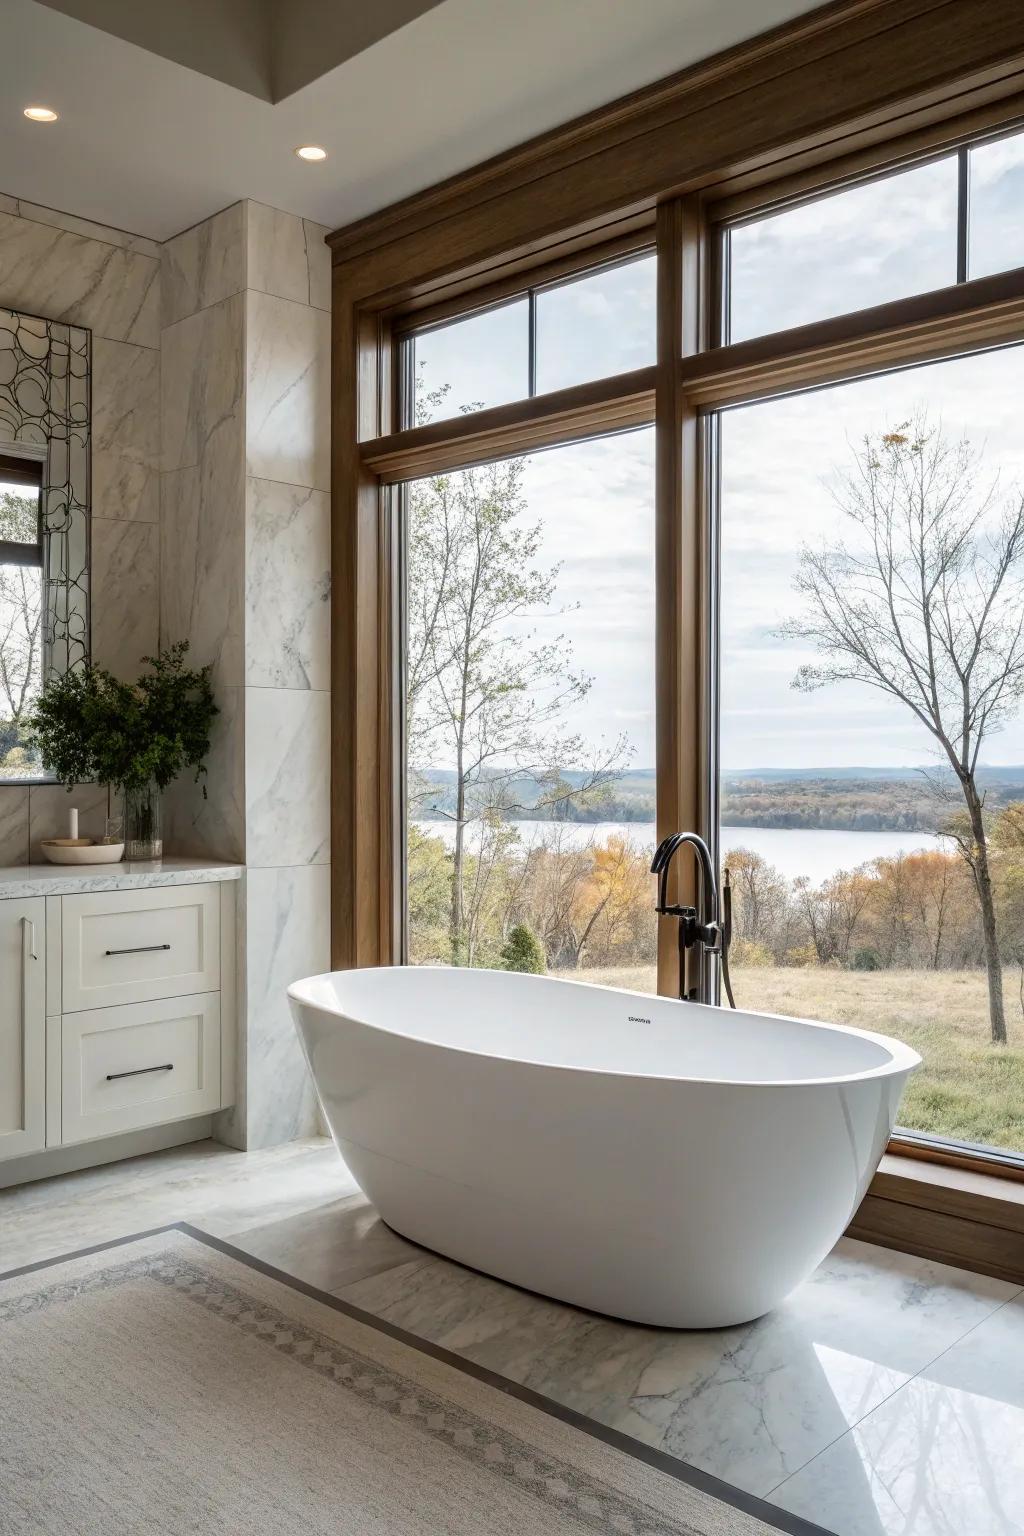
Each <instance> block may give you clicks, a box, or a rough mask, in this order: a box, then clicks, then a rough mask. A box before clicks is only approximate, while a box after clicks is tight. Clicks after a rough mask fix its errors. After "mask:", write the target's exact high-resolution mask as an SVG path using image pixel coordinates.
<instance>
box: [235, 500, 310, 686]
mask: <svg viewBox="0 0 1024 1536" xmlns="http://www.w3.org/2000/svg"><path fill="white" fill-rule="evenodd" d="M330 596H331V518H330V497H329V496H328V495H327V494H326V492H324V491H314V490H312V489H310V488H309V487H306V486H297V485H282V484H281V482H280V481H277V480H256V479H252V478H250V479H249V481H248V484H247V489H246V558H245V622H246V636H247V639H246V646H245V680H246V682H247V683H249V684H250V685H252V686H255V687H262V688H314V689H326V688H328V687H329V686H330V678H331V671H330V668H331V662H330V641H331V632H330V626H331V610H330Z"/></svg>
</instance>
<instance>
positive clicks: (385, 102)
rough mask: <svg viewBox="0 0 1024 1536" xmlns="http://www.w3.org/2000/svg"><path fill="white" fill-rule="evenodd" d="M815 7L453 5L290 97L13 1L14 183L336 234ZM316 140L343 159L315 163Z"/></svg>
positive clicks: (489, 0) (77, 201)
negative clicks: (249, 215) (239, 84)
mask: <svg viewBox="0 0 1024 1536" xmlns="http://www.w3.org/2000/svg"><path fill="white" fill-rule="evenodd" d="M162 3H165V0H162ZM814 3H817V0H814ZM814 3H811V0H441V3H440V4H437V5H435V6H434V7H433V8H432V9H430V10H428V11H427V12H426V13H425V14H423V15H421V16H418V17H417V18H416V19H415V20H413V21H411V22H409V23H408V24H407V25H406V26H404V27H401V28H400V29H399V30H398V31H395V32H393V33H392V34H391V35H390V36H388V37H385V38H383V39H382V40H381V41H379V42H376V43H374V44H373V45H372V46H370V47H369V48H367V49H365V50H364V51H363V52H361V53H359V54H357V55H356V56H355V57H353V58H350V59H348V60H347V61H346V62H345V63H343V64H341V65H339V66H338V67H337V68H336V69H332V70H331V71H330V72H329V73H327V74H325V75H323V76H322V77H321V78H320V79H319V80H316V81H314V82H313V83H312V84H310V85H308V86H305V87H304V88H303V89H301V90H299V91H297V92H296V93H295V94H293V95H291V96H288V97H287V98H286V99H284V100H282V101H279V102H277V103H276V104H272V103H270V102H268V101H263V100H259V99H257V98H256V97H254V96H252V95H250V94H248V93H246V92H243V91H241V90H237V89H235V88H234V87H232V86H230V85H225V84H223V83H222V82H221V81H219V80H215V79H211V78H210V77H209V76H208V75H205V74H199V73H197V72H195V71H193V70H191V69H188V68H186V67H185V66H184V65H181V64H177V63H173V62H170V61H169V60H167V59H165V58H162V57H158V56H157V55H156V54H153V53H150V52H148V51H146V50H145V49H143V48H141V47H138V46H136V45H135V44H133V43H128V42H124V41H122V40H121V38H119V37H115V36H112V35H111V34H110V33H107V32H102V31H99V30H97V29H96V28H93V27H91V26H87V25H86V24H85V23H83V22H80V21H76V20H73V19H72V18H71V17H68V16H66V15H63V14H61V13H60V12H59V11H56V10H52V9H49V8H48V7H47V6H45V5H40V4H36V3H35V0H0V123H2V128H0V192H6V193H9V194H10V195H12V196H14V197H21V198H24V199H26V200H28V201H31V202H35V203H41V204H43V205H45V206H46V207H50V208H57V209H60V210H61V211H63V212H65V213H73V214H77V215H79V216H80V217H83V218H89V219H96V220H98V221H100V222H102V223H105V224H111V225H114V226H116V227H117V228H120V229H126V230H130V231H131V232H132V233H134V234H142V235H148V236H150V237H152V238H154V239H157V240H163V239H166V238H167V237H168V236H170V235H173V234H177V233H178V232H179V231H180V230H182V229H186V228H188V227H189V225H191V224H194V223H196V222H197V221H198V220H200V219H203V218H206V217H207V216H208V215H209V214H211V213H214V212H216V211H217V210H218V209H219V208H223V207H224V206H225V205H227V204H228V203H231V202H234V201H235V200H236V199H238V198H241V197H248V198H253V199H255V200H257V201H259V202H264V203H269V204H271V205H272V206H274V207H277V208H282V209H285V210H286V211H288V212H291V213H298V214H302V215H304V216H305V217H307V218H312V219H316V220H318V221H319V222H320V223H322V224H327V225H329V226H331V227H332V228H334V227H337V226H339V225H342V224H346V223H348V222H350V221H351V220H353V219H356V218H359V217H361V216H362V215H364V214H367V213H370V212H373V211H374V210H375V209H378V208H382V207H385V206H386V205H387V204H388V203H391V202H394V201H395V200H396V199H398V198H401V197H405V196H407V195H408V194H409V193H411V192H415V191H418V190H419V189H421V188H423V187H426V186H430V185H431V184H432V183H433V182H435V181H439V180H441V179H442V178H443V177H445V176H449V175H452V174H453V173H454V172H456V171H460V170H464V169H465V168H466V167H467V166H470V165H473V164H475V163H476V162H477V161H479V160H482V159H485V158H486V157H487V156H489V155H493V154H496V153H497V152H498V151H500V150H503V149H507V148H509V147H510V146H512V145H514V144H517V143H521V142H522V141H523V140H524V139H528V138H531V137H532V136H533V135H534V134H536V133H541V132H543V131H544V130H545V129H547V128H552V127H554V126H556V125H557V124H558V123H562V122H566V121H568V120H569V119H570V118H573V117H576V116H578V115H579V114H580V113H582V112H586V111H589V110H590V109H591V108H593V107H596V106H600V105H601V104H602V103H604V102H607V101H611V100H613V99H614V98H615V97H616V96H621V95H624V94H625V93H626V92H628V91H631V90H635V89H636V88H637V87H638V86H641V85H645V84H647V83H649V82H650V81H652V80H656V79H658V78H659V77H660V76H662V75H666V74H671V73H672V72H673V71H674V70H677V69H681V68H683V67H685V66H686V65H688V64H692V63H694V62H696V61H697V60H698V59H701V58H706V57H708V56H709V55H710V54H713V53H717V52H718V51H719V50H720V49H723V48H727V47H729V46H730V45H732V44H734V43H736V42H740V41H742V40H743V39H744V38H747V37H750V36H753V35H755V34H756V33H758V32H761V31H764V30H765V29H766V28H768V27H771V26H773V25H775V24H776V23H777V22H780V21H785V20H787V19H789V18H791V17H793V16H795V15H798V14H801V13H803V12H806V11H809V10H812V9H814ZM30 102H43V103H45V104H46V105H47V106H53V107H55V108H57V109H58V110H59V111H60V113H61V120H60V122H59V123H56V124H53V125H48V126H40V125H35V124H31V123H28V122H27V121H26V120H25V119H24V118H23V117H22V108H23V107H24V106H25V105H27V104H28V103H30ZM310 142H312V143H319V144H323V145H324V146H325V147H326V148H327V149H328V151H329V155H330V158H329V159H328V160H327V161H326V162H324V163H322V164H320V165H305V164H303V163H302V162H300V161H298V160H297V159H296V158H295V156H294V154H293V153H292V151H293V150H294V148H295V146H296V145H298V144H304V143H310Z"/></svg>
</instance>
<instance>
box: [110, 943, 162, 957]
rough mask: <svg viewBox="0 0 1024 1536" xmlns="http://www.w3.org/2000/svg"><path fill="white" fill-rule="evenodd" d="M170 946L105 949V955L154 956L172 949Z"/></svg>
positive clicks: (156, 945)
mask: <svg viewBox="0 0 1024 1536" xmlns="http://www.w3.org/2000/svg"><path fill="white" fill-rule="evenodd" d="M170 947H171V946H170V945H169V944H136V945H135V948H134V949H105V950H104V951H103V953H104V954H105V955H152V954H154V953H155V952H156V951H157V950H160V949H170Z"/></svg>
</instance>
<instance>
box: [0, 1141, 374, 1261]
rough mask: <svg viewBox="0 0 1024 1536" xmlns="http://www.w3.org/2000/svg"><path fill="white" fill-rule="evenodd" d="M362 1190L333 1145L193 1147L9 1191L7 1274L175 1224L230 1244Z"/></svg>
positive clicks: (0, 1211) (1, 1215) (4, 1195)
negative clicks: (252, 1227)
mask: <svg viewBox="0 0 1024 1536" xmlns="http://www.w3.org/2000/svg"><path fill="white" fill-rule="evenodd" d="M355 1190H356V1185H355V1182H354V1180H353V1179H352V1177H351V1175H350V1174H349V1172H348V1170H347V1169H346V1168H345V1166H344V1164H343V1163H342V1162H341V1160H340V1158H339V1157H338V1154H337V1152H336V1151H335V1149H334V1146H333V1144H332V1143H331V1142H330V1141H328V1140H327V1139H326V1138H325V1137H316V1138H312V1139H310V1140H308V1141H302V1142H293V1143H291V1144H290V1145H289V1146H287V1147H275V1148H272V1149H270V1150H268V1151H265V1152H236V1151H234V1150H233V1149H232V1148H230V1147H224V1146H221V1145H219V1144H218V1143H217V1142H213V1141H201V1142H194V1143H192V1144H191V1145H189V1146H185V1147H174V1148H171V1149H170V1150H168V1151H166V1152H154V1153H151V1154H150V1155H149V1156H147V1157H136V1158H131V1159H129V1160H128V1161H126V1162H122V1163H109V1164H107V1165H106V1166H105V1167H103V1168H90V1169H85V1170H83V1171H82V1172H80V1173H72V1174H66V1175H64V1176H62V1177H59V1178H53V1179H41V1180H39V1181H37V1182H35V1183H32V1184H23V1185H20V1186H17V1187H14V1188H11V1189H5V1190H0V1272H2V1271H4V1270H6V1269H14V1268H16V1267H18V1266H19V1265H21V1264H34V1263H36V1262H38V1261H40V1260H43V1259H48V1258H54V1257H56V1256H57V1255H59V1254H62V1253H71V1252H74V1250H75V1249H77V1248H84V1247H87V1246H89V1245H90V1244H92V1243H104V1242H110V1241H112V1240H113V1239H114V1238H118V1237H126V1236H129V1235H130V1234H131V1233H132V1232H142V1231H145V1230H146V1229H148V1228H149V1227H159V1226H163V1225H165V1224H166V1223H169V1222H174V1221H190V1222H193V1223H194V1224H195V1225H196V1226H201V1227H203V1228H204V1229H205V1230H206V1231H209V1232H212V1233H214V1234H215V1235H221V1236H226V1235H227V1233H228V1232H236V1231H238V1230H239V1228H241V1227H244V1226H246V1225H249V1224H254V1223H256V1222H257V1221H265V1222H266V1221H274V1220H276V1219H280V1218H281V1217H283V1216H288V1215H294V1214H296V1213H297V1212H299V1211H302V1210H309V1209H310V1208H311V1207H314V1206H317V1205H323V1204H326V1203H328V1202H331V1201H336V1200H339V1199H344V1198H345V1197H346V1196H350V1195H352V1194H354V1193H355Z"/></svg>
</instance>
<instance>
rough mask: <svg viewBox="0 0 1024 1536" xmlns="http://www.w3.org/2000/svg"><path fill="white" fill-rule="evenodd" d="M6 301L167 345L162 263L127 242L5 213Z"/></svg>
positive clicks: (103, 332)
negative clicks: (162, 311) (162, 320)
mask: <svg viewBox="0 0 1024 1536" xmlns="http://www.w3.org/2000/svg"><path fill="white" fill-rule="evenodd" d="M0 304H4V305H6V306H7V307H8V308H10V309H19V310H23V311H26V312H27V313H29V314H35V315H43V316H45V317H46V318H47V319H48V320H65V321H69V322H70V323H72V324H74V325H85V326H88V327H90V329H91V330H92V331H93V333H94V336H103V337H106V339H107V340H109V341H132V342H136V343H137V344H138V345H139V346H143V347H157V346H159V344H160V310H159V305H160V263H159V261H157V260H155V258H154V257H152V256H146V255H142V254H140V253H139V252H137V251H133V250H129V249H126V248H125V247H124V246H120V245H111V244H109V243H108V242H107V241H103V240H94V239H91V238H89V237H87V236H85V235H80V234H74V233H72V232H71V231H70V230H65V229H59V228H56V229H55V228H54V227H53V226H52V225H49V224H37V223H35V222H34V221H33V220H32V219H23V218H18V217H16V216H15V215H13V214H10V213H2V212H0Z"/></svg>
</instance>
